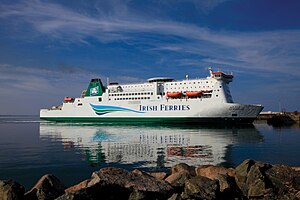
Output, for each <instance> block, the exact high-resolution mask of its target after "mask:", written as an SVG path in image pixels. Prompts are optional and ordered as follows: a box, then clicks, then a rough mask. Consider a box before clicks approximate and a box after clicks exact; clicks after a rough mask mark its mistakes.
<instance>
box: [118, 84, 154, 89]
mask: <svg viewBox="0 0 300 200" xmlns="http://www.w3.org/2000/svg"><path fill="white" fill-rule="evenodd" d="M119 87H122V88H137V87H142V88H145V87H153V85H152V84H147V85H145V84H140V85H119Z"/></svg>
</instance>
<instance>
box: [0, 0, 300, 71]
mask: <svg viewBox="0 0 300 200" xmlns="http://www.w3.org/2000/svg"><path fill="white" fill-rule="evenodd" d="M178 2H182V1H181V0H178ZM178 2H177V3H178ZM189 2H190V3H193V4H194V5H195V6H198V7H201V8H203V9H206V10H210V9H213V8H214V7H216V6H218V5H219V4H221V3H223V2H224V0H214V1H194V0H190V1H189ZM207 2H209V3H207ZM127 3H130V1H101V3H98V4H96V6H95V9H96V13H95V14H94V15H88V14H86V13H85V12H78V11H75V10H74V9H70V8H67V7H64V6H62V5H59V4H55V3H47V2H42V1H25V2H24V3H20V4H16V5H8V6H5V5H2V6H1V14H0V17H1V18H3V19H8V20H12V21H15V20H17V21H18V23H20V21H23V22H26V23H29V24H31V25H32V26H33V27H34V28H35V29H36V31H38V32H39V33H40V34H43V35H46V36H48V37H49V38H53V37H54V38H56V39H57V40H61V41H63V42H66V41H69V42H72V43H85V44H87V43H88V41H87V38H90V37H93V38H96V39H97V40H98V41H100V42H103V43H107V42H112V41H125V42H129V43H131V44H132V45H135V44H144V45H145V46H147V49H146V48H145V49H144V50H145V51H149V50H152V51H161V50H163V51H169V52H175V53H178V54H184V55H187V57H189V56H196V57H195V59H201V63H203V64H204V65H207V64H212V65H214V64H217V65H230V66H237V67H238V68H240V69H243V68H244V69H245V70H249V69H250V70H264V71H273V72H278V73H288V74H289V73H293V74H295V73H296V74H298V75H300V71H299V70H296V69H298V66H299V64H300V53H299V52H300V51H299V46H300V38H299V35H300V30H284V31H282V30H278V31H266V32H237V31H236V32H233V31H212V30H210V29H208V28H203V27H198V26H196V25H193V24H186V23H179V22H175V21H171V20H166V19H162V18H160V17H155V18H151V19H150V18H149V17H146V16H143V15H141V14H140V15H139V16H136V13H130V12H129V11H128V5H127ZM167 3H170V1H167ZM149 35H151V36H152V37H151V38H155V42H154V41H153V40H152V39H149V38H148V37H147V36H149ZM174 38H177V40H176V43H172V42H171V41H174ZM149 47H151V48H149ZM189 62H190V61H189ZM194 62H195V63H199V61H196V60H195V61H194ZM190 63H192V62H190Z"/></svg>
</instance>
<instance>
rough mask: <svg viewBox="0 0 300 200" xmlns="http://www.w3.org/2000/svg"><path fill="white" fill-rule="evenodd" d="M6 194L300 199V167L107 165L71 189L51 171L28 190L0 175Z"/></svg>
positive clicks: (1, 194)
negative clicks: (162, 169)
mask: <svg viewBox="0 0 300 200" xmlns="http://www.w3.org/2000/svg"><path fill="white" fill-rule="evenodd" d="M4 199H5V200H6V199H14V200H18V199H25V200H27V199H30V200H31V199H33V200H35V199H39V200H46V199H47V200H48V199H49V200H50V199H56V200H64V199H69V200H77V199H80V200H85V199H86V200H87V199H88V200H90V199H91V200H93V199H131V200H134V199H169V200H180V199H300V168H299V167H290V166H286V165H271V164H267V163H263V162H260V161H254V160H245V161H244V162H242V163H241V164H240V165H239V166H237V167H236V168H235V169H233V168H224V167H219V166H212V165H205V166H199V167H192V166H188V165H186V164H178V165H175V166H173V167H172V168H171V171H170V174H166V173H165V172H153V173H146V172H142V171H139V170H133V171H127V170H124V169H119V168H112V167H108V168H102V169H100V170H99V171H96V172H94V173H93V174H92V176H91V177H90V178H89V179H86V180H84V181H82V182H81V183H78V184H77V185H74V186H71V187H69V188H66V186H65V185H64V184H63V183H62V182H61V181H60V180H59V179H58V178H56V177H55V176H53V175H45V176H43V177H42V178H41V179H40V180H39V181H38V182H37V183H36V185H35V186H34V187H33V188H32V189H31V190H30V191H28V192H26V193H25V191H24V187H23V186H22V185H20V184H18V183H17V182H15V181H13V180H1V181H0V200H4Z"/></svg>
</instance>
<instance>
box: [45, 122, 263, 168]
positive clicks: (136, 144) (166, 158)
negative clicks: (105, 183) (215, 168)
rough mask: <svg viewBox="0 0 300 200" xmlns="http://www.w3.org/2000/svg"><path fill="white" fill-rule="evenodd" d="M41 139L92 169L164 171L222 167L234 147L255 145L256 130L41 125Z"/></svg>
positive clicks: (256, 138) (257, 139)
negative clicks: (54, 143) (57, 144)
mask: <svg viewBox="0 0 300 200" xmlns="http://www.w3.org/2000/svg"><path fill="white" fill-rule="evenodd" d="M40 137H41V138H47V139H49V138H50V139H51V140H56V141H61V143H62V145H63V147H64V149H65V150H67V149H70V148H72V149H73V148H76V149H78V150H79V152H80V153H81V154H83V155H84V157H85V159H86V160H87V161H88V162H89V163H90V164H91V165H93V166H94V165H101V163H103V162H104V163H106V164H109V163H118V164H134V165H135V166H137V167H139V168H164V167H170V166H173V165H174V164H178V163H181V162H184V163H187V164H189V165H193V166H197V165H207V164H213V165H216V164H221V163H223V162H226V160H225V157H226V156H228V155H226V154H227V150H228V148H230V146H231V145H233V144H238V143H253V142H254V143H256V142H261V141H262V136H261V135H260V134H259V132H258V131H257V129H256V128H255V127H247V128H245V127H244V128H203V127H190V126H180V127H174V126H173V127H170V126H168V127H166V126H120V125H113V126H103V125H99V124H95V125H84V124H56V123H41V124H40Z"/></svg>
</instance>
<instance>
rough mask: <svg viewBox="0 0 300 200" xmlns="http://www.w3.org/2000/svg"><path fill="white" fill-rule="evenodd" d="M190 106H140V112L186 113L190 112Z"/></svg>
mask: <svg viewBox="0 0 300 200" xmlns="http://www.w3.org/2000/svg"><path fill="white" fill-rule="evenodd" d="M190 109H191V108H190V105H165V104H160V105H159V106H144V105H140V111H185V110H190Z"/></svg>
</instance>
